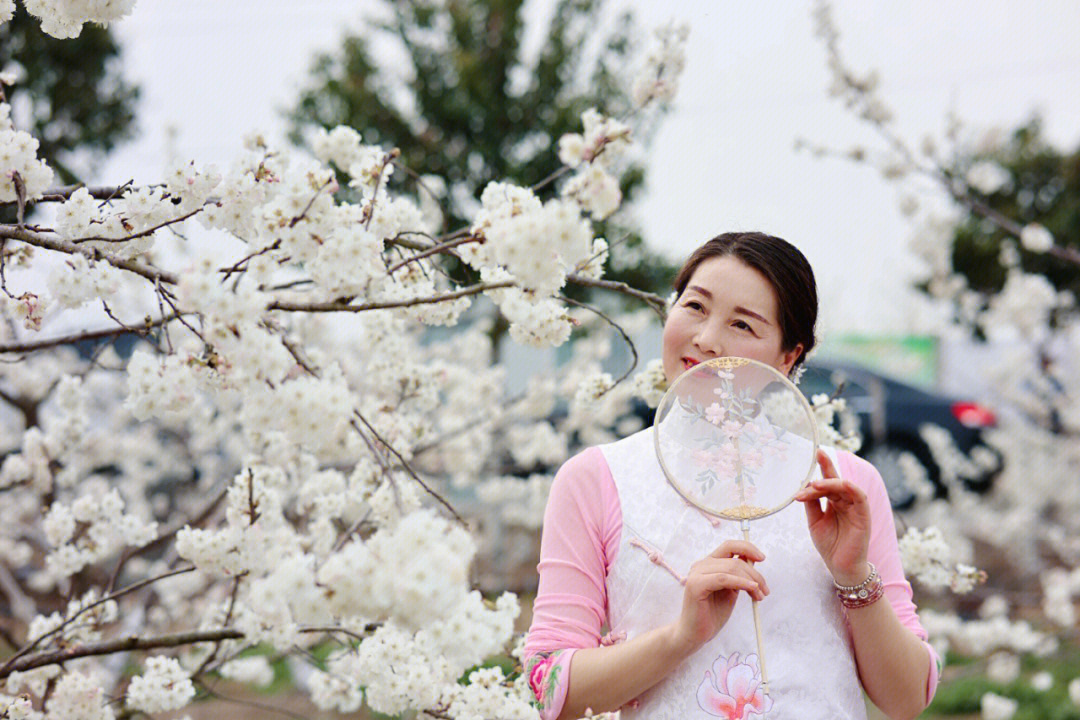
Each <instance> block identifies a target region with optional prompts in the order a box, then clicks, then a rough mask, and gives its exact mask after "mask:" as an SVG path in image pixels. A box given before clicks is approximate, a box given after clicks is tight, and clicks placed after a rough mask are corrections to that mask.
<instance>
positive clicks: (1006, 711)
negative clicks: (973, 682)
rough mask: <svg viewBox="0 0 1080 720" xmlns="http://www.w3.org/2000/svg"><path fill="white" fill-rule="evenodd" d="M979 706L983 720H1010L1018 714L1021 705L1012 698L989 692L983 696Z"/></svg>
mask: <svg viewBox="0 0 1080 720" xmlns="http://www.w3.org/2000/svg"><path fill="white" fill-rule="evenodd" d="M979 706H980V708H981V710H982V717H983V720H1009V719H1010V718H1011V717H1012V716H1013V715H1015V714H1016V709H1017V707H1019V703H1018V702H1017V701H1016V700H1013V699H1012V698H1007V697H1003V696H1001V695H997V694H995V693H992V692H988V693H986V694H984V695H983V696H982V699H981V700H980V701H979Z"/></svg>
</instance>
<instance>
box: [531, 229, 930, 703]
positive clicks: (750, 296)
mask: <svg viewBox="0 0 1080 720" xmlns="http://www.w3.org/2000/svg"><path fill="white" fill-rule="evenodd" d="M675 289H676V291H677V296H676V297H677V299H676V301H675V304H674V306H673V307H672V308H671V311H670V313H669V314H668V318H667V321H666V323H665V324H664V333H663V351H662V355H663V368H664V374H665V375H666V377H667V380H668V382H669V383H670V382H671V381H673V380H674V379H675V378H676V377H678V376H679V375H680V374H681V373H682V372H683V371H685V370H686V369H687V368H689V367H691V366H692V365H694V364H696V363H698V362H701V361H703V360H707V359H709V358H714V357H722V356H740V357H747V358H752V359H754V360H758V361H761V362H763V363H767V364H769V365H771V366H772V367H774V368H776V369H777V370H779V371H780V372H782V373H784V374H791V372H792V370H793V369H794V368H796V367H798V366H799V364H800V363H801V362H802V361H803V359H804V357H805V356H806V353H807V352H809V351H810V350H811V348H812V347H813V346H814V324H815V322H816V318H817V291H816V286H815V282H814V276H813V271H812V270H811V268H810V265H809V263H807V261H806V258H805V257H803V255H802V253H801V252H799V250H797V249H796V248H795V247H794V246H792V245H791V244H789V243H787V242H786V241H784V240H781V239H780V238H776V237H772V236H769V235H765V234H762V233H728V234H725V235H721V236H719V237H717V238H714V239H713V240H710V241H709V242H708V243H706V244H705V245H703V246H702V247H700V248H698V250H696V251H695V252H694V253H693V254H692V255H691V256H690V258H689V259H688V260H687V262H686V264H685V265H684V266H683V268H682V270H681V271H680V272H679V274H678V276H677V277H676V280H675ZM651 432H652V430H651V428H649V429H646V430H643V431H641V432H639V433H636V434H634V435H632V436H630V437H628V438H625V439H623V440H620V441H618V442H615V443H611V444H609V445H605V446H602V447H599V448H589V449H587V450H585V451H584V452H582V453H580V454H578V455H577V456H575V457H573V458H571V459H570V460H568V461H567V462H566V464H565V465H563V467H562V468H561V469H560V471H559V473H558V474H557V476H556V478H555V481H554V483H553V485H552V489H551V495H550V497H549V499H548V506H547V510H546V512H545V517H544V535H543V541H542V543H541V551H540V564H539V566H538V569H539V572H540V585H539V589H538V592H537V597H536V603H535V605H534V615H533V624H532V628H531V629H530V631H529V638H528V640H527V642H526V646H525V657H526V669H527V672H528V674H529V681H530V683H531V686H532V688H533V691H534V693H536V696H537V701H538V705H539V707H540V710H541V715H542V716H543V717H544V718H545V720H551V719H554V718H559V719H560V720H561V719H563V718H578V717H581V716H583V715H585V714H586V711H587V710H591V711H593V712H594V713H599V712H607V711H611V710H615V709H619V708H623V716H624V717H625V718H629V717H646V718H679V719H680V720H681V719H682V718H714V717H721V718H739V719H740V720H745V718H753V717H762V716H766V715H767V716H768V717H775V718H795V717H798V718H822V719H824V718H830V719H831V718H865V708H864V703H863V700H862V692H861V690H865V692H866V694H867V695H868V696H869V697H870V699H871V700H872V701H873V702H874V703H875V704H876V705H877V706H878V707H879V708H881V709H882V710H883V711H884V712H885V713H886V714H888V715H889V716H890V717H894V718H910V717H914V716H916V715H918V714H919V713H920V712H921V711H922V710H923V708H925V707H926V705H927V704H928V703H929V701H930V698H931V697H932V696H933V692H934V689H935V688H936V685H937V675H938V665H937V656H936V655H935V653H934V651H933V650H932V649H931V648H930V646H929V645H928V644H927V643H926V642H925V641H926V633H925V631H924V630H923V629H922V627H921V625H920V624H919V621H918V617H917V616H916V614H915V606H914V605H913V604H912V602H911V586H910V585H909V584H908V583H907V582H906V581H905V579H904V575H903V569H902V568H901V566H900V558H899V552H898V550H897V541H896V533H895V526H894V525H893V518H892V510H891V507H890V505H889V501H888V497H887V495H886V492H885V488H884V486H883V485H882V482H881V478H880V476H879V475H878V474H877V472H876V471H875V470H874V469H873V467H872V466H871V465H869V464H868V463H866V462H865V461H863V460H860V459H859V458H856V457H855V456H854V455H851V454H850V453H837V452H834V451H829V452H825V451H819V453H818V457H817V461H818V464H819V466H820V471H821V472H820V477H818V478H817V479H815V480H814V481H813V482H811V483H810V484H809V485H808V486H807V487H806V488H804V489H803V490H802V491H800V493H799V494H798V495H797V496H796V498H795V499H796V500H798V501H799V502H801V503H802V504H803V506H804V508H805V512H803V510H800V509H799V508H798V507H797V504H798V503H793V504H792V505H791V506H789V507H787V508H785V509H784V510H783V511H781V512H779V513H776V514H775V515H773V516H770V517H768V518H763V519H761V520H758V521H756V522H755V525H754V539H755V542H754V543H750V542H747V541H745V540H742V539H741V534H740V532H739V528H738V526H737V524H736V523H724V522H719V521H717V520H715V519H710V518H708V517H706V516H704V515H703V514H700V513H698V512H697V511H696V510H694V509H693V508H689V507H688V506H687V505H686V503H684V502H682V501H681V500H680V498H679V497H678V496H677V494H676V493H675V491H674V490H673V489H671V488H670V487H669V486H668V485H667V483H666V481H665V480H664V478H663V475H662V474H661V471H660V469H659V464H658V463H657V461H656V458H655V452H654V451H653V450H652V441H651V436H650V433H651ZM823 503H824V506H823ZM684 574H685V576H684ZM860 591H861V592H860ZM744 594H745V595H749V596H750V597H751V598H752V599H754V600H759V601H761V602H760V611H761V617H762V624H763V626H764V636H765V643H766V645H765V646H766V648H767V660H768V679H769V692H768V694H766V693H765V692H764V688H763V686H762V683H761V680H762V677H761V668H760V663H759V662H758V658H757V656H756V651H757V650H756V643H755V642H754V630H753V619H752V617H751V615H750V607H751V604H750V603H749V602H748V601H746V600H742V601H740V600H739V597H740V595H744ZM604 626H607V627H610V629H611V632H610V633H609V634H608V635H607V636H605V637H603V638H601V628H602V627H604Z"/></svg>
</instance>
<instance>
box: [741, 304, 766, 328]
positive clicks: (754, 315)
mask: <svg viewBox="0 0 1080 720" xmlns="http://www.w3.org/2000/svg"><path fill="white" fill-rule="evenodd" d="M735 312H737V313H739V314H740V315H749V316H750V317H752V318H754V319H755V320H760V321H761V322H763V323H765V324H766V325H772V323H770V322H769V321H768V320H766V319H765V318H763V317H762V316H760V315H758V314H757V313H756V312H754V311H753V310H747V309H746V308H744V307H743V306H741V305H736V306H735Z"/></svg>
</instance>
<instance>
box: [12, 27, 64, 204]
mask: <svg viewBox="0 0 1080 720" xmlns="http://www.w3.org/2000/svg"><path fill="white" fill-rule="evenodd" d="M27 9H29V7H28V8H27ZM10 115H11V106H10V105H8V104H7V103H0V203H10V202H15V201H16V200H17V199H18V194H17V192H16V189H15V173H18V175H19V177H20V178H21V180H22V183H23V188H24V192H25V193H26V199H27V200H33V199H35V198H38V197H40V196H41V194H42V192H43V191H44V190H45V189H46V188H48V187H49V186H50V185H51V184H52V181H53V171H52V169H51V168H49V166H48V165H46V164H45V161H44V160H39V159H38V157H37V149H38V145H39V143H38V140H37V138H35V137H33V136H31V135H30V134H29V133H26V132H24V131H22V130H16V129H15V127H14V126H13V125H12V123H11V119H10Z"/></svg>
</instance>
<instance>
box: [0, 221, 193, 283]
mask: <svg viewBox="0 0 1080 720" xmlns="http://www.w3.org/2000/svg"><path fill="white" fill-rule="evenodd" d="M0 238H2V239H8V240H19V241H21V242H24V243H26V244H27V245H33V246H35V247H40V248H45V249H46V250H54V251H56V252H62V253H67V254H68V255H75V254H76V253H82V254H83V255H85V256H86V257H87V258H89V259H90V260H93V261H94V262H97V261H99V260H103V261H105V262H107V263H109V264H110V265H112V266H113V267H114V268H117V269H119V270H127V271H128V272H132V273H135V274H136V275H140V276H142V277H144V278H146V279H147V280H149V281H150V282H156V281H157V280H158V279H160V280H161V281H162V282H166V283H169V284H170V285H176V284H177V283H178V282H179V280H178V279H177V277H176V276H175V275H174V274H172V273H170V272H166V271H165V270H158V269H157V268H155V267H153V266H152V265H145V264H143V263H139V262H136V261H134V260H124V259H123V258H118V257H116V256H114V255H109V254H107V253H104V252H102V251H101V250H100V249H99V248H81V247H79V246H78V245H76V244H75V243H73V242H68V241H67V240H61V239H60V238H59V237H50V236H48V235H46V234H44V233H40V232H34V231H33V230H26V229H23V228H19V227H17V226H15V225H0Z"/></svg>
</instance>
